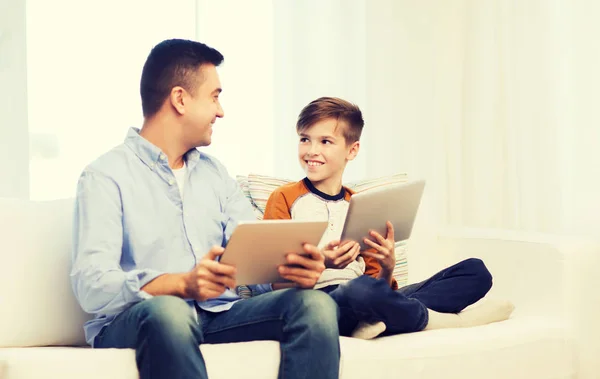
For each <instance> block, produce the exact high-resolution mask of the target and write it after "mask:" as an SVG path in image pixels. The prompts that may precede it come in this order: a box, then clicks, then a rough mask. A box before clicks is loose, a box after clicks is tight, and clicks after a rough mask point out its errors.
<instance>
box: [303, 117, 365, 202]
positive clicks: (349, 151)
mask: <svg viewBox="0 0 600 379" xmlns="http://www.w3.org/2000/svg"><path fill="white" fill-rule="evenodd" d="M345 127H346V125H345V123H344V122H338V120H337V119H334V118H328V119H325V120H322V121H318V122H317V123H315V124H314V125H312V126H311V127H309V128H307V129H306V130H304V131H302V132H301V133H300V134H299V137H300V140H299V143H298V158H299V161H300V165H301V166H302V169H303V170H304V172H305V173H306V177H307V178H308V179H309V180H310V181H311V182H312V183H313V184H314V186H315V187H316V188H317V189H318V190H319V191H322V192H324V193H327V194H330V195H336V194H337V193H339V191H340V190H341V188H342V174H343V173H344V169H345V168H346V163H347V162H348V161H349V160H352V159H354V157H355V156H356V153H357V152H358V142H355V143H353V144H351V145H349V146H348V145H347V144H346V139H345V138H344V135H343V134H342V132H343V128H345Z"/></svg>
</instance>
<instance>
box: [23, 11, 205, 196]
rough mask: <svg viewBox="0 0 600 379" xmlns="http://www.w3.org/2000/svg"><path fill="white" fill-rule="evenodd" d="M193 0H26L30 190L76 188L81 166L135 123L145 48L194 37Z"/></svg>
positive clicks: (66, 192)
mask: <svg viewBox="0 0 600 379" xmlns="http://www.w3.org/2000/svg"><path fill="white" fill-rule="evenodd" d="M195 33H196V25H195V1H194V0H178V1H177V2H176V3H167V2H164V1H161V0H150V1H149V0H128V1H119V0H106V1H102V2H87V1H77V0H56V1H51V2H49V1H44V0H28V1H27V54H28V62H27V63H28V64H27V74H28V78H29V82H28V88H29V91H28V93H29V98H28V103H27V105H28V111H29V133H30V136H31V137H32V148H33V149H32V154H31V172H30V177H31V198H32V199H38V200H42V199H54V198H61V197H71V196H74V194H75V192H74V191H75V188H76V184H77V178H78V177H79V174H80V173H81V170H82V169H83V168H84V167H85V166H86V165H87V164H88V163H90V162H91V161H92V160H94V159H96V158H97V157H98V156H100V155H101V154H103V153H104V152H106V151H108V150H109V149H111V148H112V147H114V146H116V145H118V144H120V143H122V142H123V140H124V139H125V136H126V133H127V130H128V128H129V127H131V126H136V127H141V122H142V111H141V102H140V95H139V82H140V76H141V72H142V66H143V64H144V61H145V60H146V57H147V55H148V53H149V52H150V50H151V48H152V47H153V46H154V45H155V44H156V43H158V42H160V41H162V40H164V39H167V38H188V39H193V38H194V36H195Z"/></svg>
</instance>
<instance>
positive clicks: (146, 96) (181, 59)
mask: <svg viewBox="0 0 600 379" xmlns="http://www.w3.org/2000/svg"><path fill="white" fill-rule="evenodd" d="M222 62H223V55H222V54H221V53H219V52H218V51H217V50H215V49H213V48H212V47H209V46H207V45H205V44H203V43H200V42H196V41H189V40H183V39H170V40H165V41H163V42H161V43H159V44H158V45H156V46H155V47H154V48H153V49H152V50H151V51H150V54H149V55H148V58H147V59H146V63H145V64H144V68H143V70H142V79H141V81H140V95H141V97H142V111H143V113H144V117H150V116H153V115H155V114H156V113H157V112H158V110H159V109H160V107H161V106H162V105H163V103H164V101H165V99H166V98H167V97H168V96H169V94H170V93H171V90H172V89H173V87H175V86H181V87H183V88H184V89H185V90H186V91H188V92H190V93H194V92H195V91H196V87H197V84H198V82H199V81H198V79H197V76H196V74H197V71H198V67H200V66H201V65H203V64H212V65H215V66H218V65H220V64H221V63H222Z"/></svg>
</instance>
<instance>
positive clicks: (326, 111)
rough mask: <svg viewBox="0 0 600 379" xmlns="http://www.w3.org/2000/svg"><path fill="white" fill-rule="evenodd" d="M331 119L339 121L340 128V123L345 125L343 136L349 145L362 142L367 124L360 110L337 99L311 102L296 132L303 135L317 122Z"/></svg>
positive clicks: (319, 99) (297, 125) (304, 111)
mask: <svg viewBox="0 0 600 379" xmlns="http://www.w3.org/2000/svg"><path fill="white" fill-rule="evenodd" d="M330 118H332V119H335V120H337V121H338V126H339V125H340V123H345V125H346V127H344V128H343V129H342V135H343V136H344V139H345V140H346V143H347V144H350V143H354V142H356V141H358V140H360V135H361V133H362V129H363V126H364V124H365V122H364V121H363V117H362V113H361V111H360V108H359V107H358V106H356V105H354V104H352V103H350V102H348V101H346V100H343V99H340V98H337V97H320V98H318V99H317V100H313V101H311V102H310V103H309V104H308V105H307V106H305V107H304V109H302V111H301V112H300V115H299V116H298V121H297V122H296V131H297V132H298V133H302V132H303V131H305V130H306V129H308V128H310V127H311V126H313V125H314V124H316V123H317V122H320V121H323V120H327V119H330Z"/></svg>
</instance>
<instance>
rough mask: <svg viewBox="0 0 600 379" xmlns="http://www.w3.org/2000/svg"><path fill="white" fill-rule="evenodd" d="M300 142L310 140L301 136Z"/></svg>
mask: <svg viewBox="0 0 600 379" xmlns="http://www.w3.org/2000/svg"><path fill="white" fill-rule="evenodd" d="M300 142H308V138H306V137H302V138H300Z"/></svg>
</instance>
